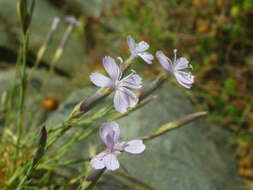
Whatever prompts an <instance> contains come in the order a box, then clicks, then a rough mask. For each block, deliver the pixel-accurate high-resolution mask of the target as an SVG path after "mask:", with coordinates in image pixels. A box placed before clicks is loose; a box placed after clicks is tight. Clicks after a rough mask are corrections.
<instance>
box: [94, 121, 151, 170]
mask: <svg viewBox="0 0 253 190" xmlns="http://www.w3.org/2000/svg"><path fill="white" fill-rule="evenodd" d="M99 135H100V138H101V140H102V141H103V142H104V144H105V145H106V147H107V149H106V150H105V151H103V152H101V153H99V154H98V155H96V156H94V157H93V158H92V159H91V166H92V168H94V169H103V168H106V169H107V170H112V171H113V170H117V169H118V168H119V167H120V164H119V161H118V159H117V156H118V155H119V154H120V153H121V152H129V153H132V154H140V153H142V152H143V151H144V150H145V148H146V146H145V145H144V144H143V141H142V140H131V141H126V142H119V141H118V139H119V135H120V129H119V125H118V124H117V123H116V122H110V123H103V124H102V127H101V128H100V131H99Z"/></svg>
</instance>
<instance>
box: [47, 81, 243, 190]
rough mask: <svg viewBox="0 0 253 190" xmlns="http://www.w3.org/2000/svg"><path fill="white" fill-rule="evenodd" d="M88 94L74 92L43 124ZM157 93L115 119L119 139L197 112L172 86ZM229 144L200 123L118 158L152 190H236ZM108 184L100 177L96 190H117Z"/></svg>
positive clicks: (80, 148)
mask: <svg viewBox="0 0 253 190" xmlns="http://www.w3.org/2000/svg"><path fill="white" fill-rule="evenodd" d="M93 92H94V89H93V88H88V89H84V90H79V91H77V92H74V93H73V94H72V95H71V96H70V97H69V98H68V99H67V100H66V102H65V103H64V104H63V105H62V106H61V107H60V108H59V111H57V112H55V113H54V114H53V115H52V116H51V118H50V119H49V121H48V124H56V123H57V122H60V121H61V120H62V119H64V118H65V117H66V115H67V114H68V113H69V112H70V110H71V109H72V108H73V106H74V105H75V104H76V103H78V102H79V101H80V100H81V99H82V98H83V97H85V96H88V95H90V94H92V93H93ZM156 93H157V94H159V98H158V99H157V100H155V101H153V102H152V103H150V104H148V105H146V106H145V107H143V108H141V109H140V110H138V111H135V112H134V113H132V114H131V115H129V116H128V117H126V118H122V119H120V120H119V121H118V122H119V123H120V126H121V132H122V134H121V137H122V138H123V139H124V140H126V139H133V138H137V137H139V136H143V135H147V134H151V133H152V131H154V130H155V129H157V128H158V127H159V126H160V125H162V124H165V123H167V122H170V121H174V120H176V119H178V118H179V117H182V116H185V115H187V114H190V113H193V112H195V111H196V110H195V108H194V106H193V105H192V104H191V102H190V101H189V99H188V97H187V96H186V95H185V94H184V93H183V92H182V91H181V90H179V89H177V88H175V87H174V86H172V85H169V84H166V85H164V86H163V88H161V89H160V92H156ZM109 101H111V100H109ZM64 139H65V138H64ZM65 140H66V139H65ZM232 140H233V136H232V135H231V134H230V133H229V132H227V131H225V130H224V129H222V128H220V127H219V126H217V125H214V124H212V123H210V122H208V121H207V120H206V119H200V120H198V121H194V122H192V123H191V124H187V125H186V126H185V127H183V128H180V129H178V130H174V131H172V132H170V133H167V134H166V135H163V136H161V137H159V138H156V139H154V140H151V141H149V142H147V144H146V145H147V149H146V151H145V152H144V153H143V154H140V155H130V154H127V153H123V154H121V155H120V156H119V159H120V162H121V165H122V166H123V167H124V168H126V169H127V170H128V172H129V175H130V176H131V177H134V178H136V179H138V180H140V181H142V182H144V183H145V184H148V185H150V186H152V187H154V189H159V190H221V189H224V190H225V189H230V190H241V189H244V186H243V183H242V180H241V179H240V177H239V176H238V174H237V170H236V167H235V160H234V151H233V147H231V145H230V143H231V141H232ZM99 141H100V139H99V137H98V135H95V136H94V137H93V138H91V142H89V143H87V142H80V144H78V145H77V146H76V147H75V148H73V152H74V154H72V153H70V154H69V155H68V156H69V157H72V158H73V157H80V156H81V157H83V156H86V157H87V154H88V153H87V148H85V147H89V146H90V145H91V144H93V145H94V144H97V145H98V146H99V150H102V149H103V145H102V147H101V143H98V142H99ZM72 169H73V168H72ZM71 172H73V171H71ZM107 179H108V178H107ZM108 183H109V182H108ZM108 183H107V180H106V177H105V181H103V180H102V182H101V183H100V185H101V186H102V187H103V188H101V189H115V188H116V187H115V186H113V185H112V184H109V185H108ZM106 184H107V185H106ZM106 187H108V188H106ZM116 189H117V188H116ZM128 189H134V188H133V187H132V188H128Z"/></svg>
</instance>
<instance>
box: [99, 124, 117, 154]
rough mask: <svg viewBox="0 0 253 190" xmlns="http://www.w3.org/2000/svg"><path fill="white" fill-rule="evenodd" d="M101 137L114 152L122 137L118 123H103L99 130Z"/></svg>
mask: <svg viewBox="0 0 253 190" xmlns="http://www.w3.org/2000/svg"><path fill="white" fill-rule="evenodd" d="M99 135H100V138H101V139H102V141H103V142H104V143H105V145H106V146H107V147H108V148H109V149H111V150H112V149H113V146H114V145H115V144H116V143H117V141H118V138H119V135H120V129H119V125H118V123H116V122H115V121H113V122H108V123H103V124H102V127H101V128H100V130H99Z"/></svg>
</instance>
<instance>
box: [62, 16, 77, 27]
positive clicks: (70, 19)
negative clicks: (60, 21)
mask: <svg viewBox="0 0 253 190" xmlns="http://www.w3.org/2000/svg"><path fill="white" fill-rule="evenodd" d="M65 19H66V21H67V22H68V23H69V24H71V25H73V26H77V25H79V24H80V21H79V20H78V19H76V18H75V17H73V16H67V17H66V18H65Z"/></svg>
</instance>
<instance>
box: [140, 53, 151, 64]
mask: <svg viewBox="0 0 253 190" xmlns="http://www.w3.org/2000/svg"><path fill="white" fill-rule="evenodd" d="M138 55H139V56H140V57H141V58H142V59H143V60H144V61H145V62H146V63H148V64H152V60H153V59H154V57H153V55H152V54H150V53H148V52H141V53H138Z"/></svg>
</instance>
